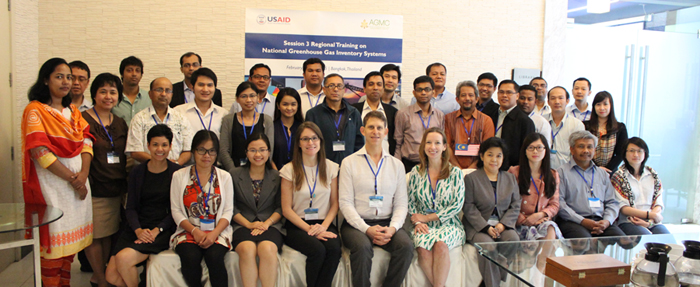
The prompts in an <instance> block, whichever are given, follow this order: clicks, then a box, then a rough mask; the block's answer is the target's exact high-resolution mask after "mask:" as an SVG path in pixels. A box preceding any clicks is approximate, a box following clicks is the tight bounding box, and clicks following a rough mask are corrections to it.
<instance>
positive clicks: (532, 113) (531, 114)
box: [528, 109, 535, 117]
mask: <svg viewBox="0 0 700 287" xmlns="http://www.w3.org/2000/svg"><path fill="white" fill-rule="evenodd" d="M534 114H535V110H534V109H533V110H532V112H531V113H530V115H528V117H532V116H533V115H534Z"/></svg>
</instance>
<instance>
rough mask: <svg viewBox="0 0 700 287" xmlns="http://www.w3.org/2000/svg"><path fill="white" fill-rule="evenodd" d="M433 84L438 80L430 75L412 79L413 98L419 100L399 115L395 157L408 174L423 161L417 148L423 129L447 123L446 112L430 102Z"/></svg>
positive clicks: (397, 116) (397, 117)
mask: <svg viewBox="0 0 700 287" xmlns="http://www.w3.org/2000/svg"><path fill="white" fill-rule="evenodd" d="M434 87H435V83H434V82H433V79H431V78H430V77H428V76H420V77H418V78H416V79H415V80H414V81H413V97H414V99H415V101H416V103H414V104H412V105H410V106H408V107H406V108H404V109H402V110H400V111H399V112H398V113H397V114H396V130H395V131H394V139H395V140H396V151H395V152H394V156H396V158H398V159H400V160H401V162H403V165H404V167H405V168H406V173H408V172H410V171H411V169H413V167H414V166H416V165H417V164H418V163H419V162H420V156H419V154H418V148H419V146H420V143H421V141H422V140H423V132H425V131H426V130H427V129H429V128H431V127H439V128H441V129H443V128H444V126H445V114H443V113H442V112H441V111H440V110H439V109H437V108H435V107H433V105H432V104H431V101H432V99H433V92H434V91H433V88H434ZM455 104H456V103H455Z"/></svg>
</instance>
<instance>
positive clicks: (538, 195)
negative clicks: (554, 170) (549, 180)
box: [530, 174, 542, 201]
mask: <svg viewBox="0 0 700 287" xmlns="http://www.w3.org/2000/svg"><path fill="white" fill-rule="evenodd" d="M540 180H542V175H541V174H540ZM530 181H532V185H533V186H534V187H535V191H536V192H537V200H538V201H539V200H540V199H539V198H540V189H539V188H538V187H537V184H536V183H535V180H534V179H533V178H532V175H531V176H530Z"/></svg>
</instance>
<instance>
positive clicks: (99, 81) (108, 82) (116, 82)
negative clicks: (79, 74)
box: [90, 73, 124, 106]
mask: <svg viewBox="0 0 700 287" xmlns="http://www.w3.org/2000/svg"><path fill="white" fill-rule="evenodd" d="M104 86H110V87H115V88H117V92H119V95H118V96H117V99H118V100H117V103H121V102H122V100H123V99H124V95H123V93H124V86H123V85H122V81H121V79H119V77H118V76H117V75H114V74H111V73H102V74H99V75H97V77H95V80H94V81H92V85H91V86H90V98H92V105H93V106H94V105H95V97H96V96H97V90H99V89H100V88H102V87H104Z"/></svg>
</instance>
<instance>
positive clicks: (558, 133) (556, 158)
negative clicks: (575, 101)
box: [546, 86, 585, 169]
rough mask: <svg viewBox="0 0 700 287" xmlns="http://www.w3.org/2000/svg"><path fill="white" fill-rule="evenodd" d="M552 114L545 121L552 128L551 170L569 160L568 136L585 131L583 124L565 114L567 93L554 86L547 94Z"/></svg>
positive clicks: (567, 101) (567, 99)
mask: <svg viewBox="0 0 700 287" xmlns="http://www.w3.org/2000/svg"><path fill="white" fill-rule="evenodd" d="M547 100H548V102H549V106H550V107H551V108H552V113H551V114H549V115H548V116H547V117H546V119H547V121H548V122H549V124H550V125H551V126H552V142H551V143H550V152H551V155H550V161H551V162H552V168H553V169H557V168H559V167H560V166H562V165H564V164H566V163H568V162H569V160H570V159H571V150H570V149H569V136H571V134H572V133H574V132H575V131H582V130H584V129H585V127H584V126H583V122H581V121H580V120H579V119H577V118H575V117H573V116H571V114H569V113H567V112H566V104H568V103H569V92H568V91H566V89H564V87H561V86H556V87H554V88H552V89H551V90H549V92H548V93H547Z"/></svg>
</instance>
